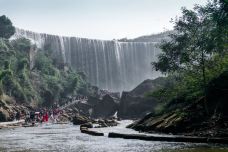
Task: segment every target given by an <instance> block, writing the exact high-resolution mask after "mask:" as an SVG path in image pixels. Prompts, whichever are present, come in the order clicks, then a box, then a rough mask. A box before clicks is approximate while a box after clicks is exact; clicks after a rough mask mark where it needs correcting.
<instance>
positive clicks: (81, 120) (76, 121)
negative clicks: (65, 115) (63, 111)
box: [72, 114, 91, 125]
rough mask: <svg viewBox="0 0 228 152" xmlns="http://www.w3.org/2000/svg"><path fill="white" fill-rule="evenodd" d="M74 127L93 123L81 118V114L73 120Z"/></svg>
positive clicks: (83, 117)
mask: <svg viewBox="0 0 228 152" xmlns="http://www.w3.org/2000/svg"><path fill="white" fill-rule="evenodd" d="M72 122H73V124H74V125H82V124H85V123H88V122H91V120H90V119H89V118H87V117H85V116H81V115H79V114H77V115H75V116H74V117H73V120H72Z"/></svg>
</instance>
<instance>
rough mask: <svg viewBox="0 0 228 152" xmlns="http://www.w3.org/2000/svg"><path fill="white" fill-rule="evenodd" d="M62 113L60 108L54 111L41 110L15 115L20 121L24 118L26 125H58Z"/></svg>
mask: <svg viewBox="0 0 228 152" xmlns="http://www.w3.org/2000/svg"><path fill="white" fill-rule="evenodd" d="M61 113H62V110H60V109H58V108H53V109H40V110H32V111H27V112H25V111H22V112H20V111H18V112H17V113H16V114H15V119H16V120H17V121H18V120H20V119H22V118H24V119H25V123H32V124H35V123H43V122H51V123H56V122H57V121H58V117H59V115H60V114H61Z"/></svg>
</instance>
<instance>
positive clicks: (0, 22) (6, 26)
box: [0, 15, 15, 39]
mask: <svg viewBox="0 0 228 152" xmlns="http://www.w3.org/2000/svg"><path fill="white" fill-rule="evenodd" d="M14 33H15V27H14V26H13V24H12V22H11V20H10V19H9V18H7V17H6V16H5V15H2V16H0V37H1V38H6V39H9V38H10V37H11V36H12V35H13V34H14Z"/></svg>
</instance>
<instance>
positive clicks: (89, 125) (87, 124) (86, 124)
mask: <svg viewBox="0 0 228 152" xmlns="http://www.w3.org/2000/svg"><path fill="white" fill-rule="evenodd" d="M82 127H86V128H93V124H92V123H91V122H88V123H85V124H82V125H81V126H80V128H82Z"/></svg>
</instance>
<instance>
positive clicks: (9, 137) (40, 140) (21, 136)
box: [0, 121, 228, 152]
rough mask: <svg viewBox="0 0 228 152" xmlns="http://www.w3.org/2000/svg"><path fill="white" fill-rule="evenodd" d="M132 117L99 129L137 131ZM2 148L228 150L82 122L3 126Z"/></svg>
mask: <svg viewBox="0 0 228 152" xmlns="http://www.w3.org/2000/svg"><path fill="white" fill-rule="evenodd" d="M129 123H130V122H129V121H123V122H122V123H121V124H120V125H119V126H117V127H113V128H105V129H95V130H99V131H103V132H105V133H106V135H107V133H108V132H111V131H113V132H121V133H136V132H135V131H133V130H130V129H126V128H125V126H126V125H127V124H129ZM0 147H2V148H0V151H20V152H25V151H27V152H36V151H40V152H51V151H53V152H54V151H55V152H75V151H77V152H91V151H92V152H228V149H227V148H226V149H221V147H224V146H222V145H208V144H190V143H172V142H158V141H156V142H152V141H142V140H125V139H115V138H108V137H95V136H89V135H86V134H82V133H80V129H79V127H78V126H73V125H72V124H62V125H61V124H55V125H50V124H49V125H45V124H42V125H41V126H39V127H29V128H16V129H13V130H4V131H3V130H0Z"/></svg>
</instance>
